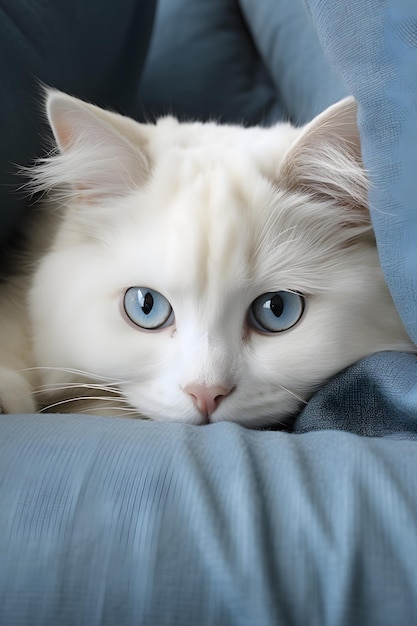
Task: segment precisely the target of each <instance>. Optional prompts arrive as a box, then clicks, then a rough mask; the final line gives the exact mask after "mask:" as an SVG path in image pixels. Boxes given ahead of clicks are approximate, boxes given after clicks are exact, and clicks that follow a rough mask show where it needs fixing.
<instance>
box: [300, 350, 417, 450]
mask: <svg viewBox="0 0 417 626" xmlns="http://www.w3.org/2000/svg"><path fill="white" fill-rule="evenodd" d="M416 380H417V356H416V355H415V354H402V353H400V352H380V353H378V354H373V355H371V356H368V357H366V358H365V359H362V360H361V361H359V362H358V363H355V364H354V365H352V366H351V367H349V368H347V369H346V370H345V371H344V372H341V373H340V374H338V375H337V376H335V377H334V379H333V380H332V381H331V382H329V383H328V384H327V385H325V386H324V387H323V388H322V389H321V390H320V391H318V392H317V393H316V394H315V395H314V397H313V398H312V399H311V401H310V402H309V403H308V404H307V406H306V408H305V409H304V411H303V412H302V413H301V415H299V416H298V418H297V419H296V420H295V423H294V426H293V432H294V433H303V432H311V431H313V430H325V429H332V430H345V431H348V432H350V433H355V434H357V435H363V436H367V437H392V438H397V439H401V438H407V439H415V438H417V403H416V401H415V386H416Z"/></svg>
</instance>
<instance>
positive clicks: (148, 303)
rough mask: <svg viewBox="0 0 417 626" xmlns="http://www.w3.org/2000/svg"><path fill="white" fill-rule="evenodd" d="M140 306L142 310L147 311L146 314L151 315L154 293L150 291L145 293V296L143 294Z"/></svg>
mask: <svg viewBox="0 0 417 626" xmlns="http://www.w3.org/2000/svg"><path fill="white" fill-rule="evenodd" d="M140 306H141V308H142V311H143V312H144V313H145V315H149V313H150V312H151V311H152V309H153V297H152V294H151V293H149V291H148V292H147V293H146V294H145V297H143V296H142V301H141V303H140Z"/></svg>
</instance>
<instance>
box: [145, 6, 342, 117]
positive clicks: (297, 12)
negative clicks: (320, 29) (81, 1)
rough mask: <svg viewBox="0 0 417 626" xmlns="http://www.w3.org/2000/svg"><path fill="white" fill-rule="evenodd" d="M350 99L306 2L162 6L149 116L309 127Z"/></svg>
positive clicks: (152, 56) (149, 80)
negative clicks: (289, 123)
mask: <svg viewBox="0 0 417 626" xmlns="http://www.w3.org/2000/svg"><path fill="white" fill-rule="evenodd" d="M347 93H348V91H347V88H346V86H345V84H344V82H343V81H342V80H341V79H340V78H339V77H338V76H337V74H336V72H335V71H334V70H333V68H332V67H331V66H330V64H329V63H328V61H327V60H326V58H325V56H324V54H323V50H322V48H321V46H320V43H319V40H318V37H317V33H316V32H315V30H314V28H313V25H312V24H311V21H310V20H309V18H308V15H307V12H306V10H305V7H304V5H303V2H302V0H280V2H277V1H276V0H240V1H239V2H236V0H199V1H198V2H196V1H195V0H159V3H158V10H157V17H156V28H155V32H154V35H153V39H152V43H151V48H150V52H149V57H148V60H147V64H146V67H145V71H144V76H143V78H142V80H141V84H140V97H141V101H142V107H143V109H144V111H145V113H146V116H147V117H150V116H159V115H162V114H167V113H173V114H175V115H177V116H178V117H180V118H185V119H199V120H202V119H203V120H204V119H217V120H221V121H223V122H229V123H244V124H248V125H254V124H269V123H272V122H274V121H277V120H278V119H282V118H286V119H288V118H289V119H291V120H292V121H294V122H296V123H304V122H306V121H308V120H310V119H311V118H312V117H313V116H314V115H316V114H317V113H319V112H320V111H322V110H323V109H324V108H326V107H327V106H328V105H330V104H332V103H333V102H335V101H337V100H339V99H340V98H342V97H344V96H345V95H347ZM142 113H143V111H142ZM138 115H139V112H138Z"/></svg>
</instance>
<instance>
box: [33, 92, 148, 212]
mask: <svg viewBox="0 0 417 626" xmlns="http://www.w3.org/2000/svg"><path fill="white" fill-rule="evenodd" d="M46 111H47V116H48V121H49V124H50V126H51V128H52V131H53V134H54V137H55V141H56V143H57V146H58V148H59V154H58V155H56V156H52V157H51V158H48V159H46V160H45V161H44V162H43V164H41V165H40V166H39V167H38V168H37V172H36V173H35V176H36V181H35V182H36V183H37V184H38V187H39V188H43V189H46V190H48V189H50V188H57V187H58V188H59V187H62V186H63V185H65V186H68V185H70V186H71V187H72V189H73V190H74V193H75V195H76V194H79V195H80V196H81V197H82V198H83V199H85V200H88V201H89V202H94V201H97V200H102V199H103V198H105V197H117V196H121V195H125V194H126V193H128V192H129V190H131V189H134V188H135V187H137V186H138V185H140V184H142V183H143V182H145V180H146V178H147V176H148V175H149V171H150V161H149V158H148V156H147V155H146V151H145V149H144V146H145V145H146V137H144V136H142V134H141V126H140V125H139V124H137V123H136V122H133V121H132V120H130V119H128V118H124V117H122V116H121V115H117V114H116V113H111V112H109V111H104V110H103V109H100V108H98V107H96V106H93V105H91V104H88V103H86V102H83V101H81V100H78V99H77V98H73V97H71V96H68V95H66V94H63V93H61V92H57V91H49V92H48V93H47V99H46Z"/></svg>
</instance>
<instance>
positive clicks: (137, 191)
mask: <svg viewBox="0 0 417 626" xmlns="http://www.w3.org/2000/svg"><path fill="white" fill-rule="evenodd" d="M47 110H48V117H49V121H50V124H51V127H52V129H53V132H54V135H55V138H56V142H57V145H58V147H59V151H58V152H57V154H56V155H55V156H52V157H51V158H48V159H47V160H45V161H44V162H42V163H40V164H39V166H38V167H37V168H36V170H35V172H34V183H33V184H34V188H35V189H39V190H43V191H46V192H48V193H49V192H51V193H50V195H51V202H49V203H45V209H44V214H43V216H39V219H40V220H42V227H39V232H42V233H43V237H44V235H45V232H46V233H49V232H50V237H49V238H50V242H49V244H48V246H47V250H46V252H43V253H40V252H39V249H40V247H41V246H40V243H39V241H38V240H37V239H38V238H37V237H34V239H35V244H34V251H35V253H36V254H37V255H38V256H40V259H39V262H38V263H37V264H36V266H35V270H34V271H32V270H31V271H24V272H22V273H21V274H20V275H18V276H14V277H12V278H11V279H10V280H9V282H8V283H7V284H5V285H3V286H2V289H3V293H2V294H1V310H0V318H1V330H0V333H1V345H2V355H1V361H0V398H1V404H2V406H3V408H4V410H6V411H8V412H26V411H34V410H36V409H38V410H51V411H55V410H56V411H62V410H64V411H89V412H94V413H97V414H111V415H135V416H142V417H147V418H151V419H154V420H167V421H178V422H188V423H192V424H201V423H205V422H207V421H211V422H218V421H222V420H231V421H236V422H239V423H241V424H244V425H246V426H251V427H258V426H265V425H270V424H276V423H279V422H280V421H282V420H284V419H285V418H287V417H288V416H291V415H294V414H295V413H297V411H298V410H299V409H300V408H301V407H302V405H303V404H304V403H305V402H306V400H308V398H309V397H310V396H311V394H312V392H313V391H314V390H316V389H317V388H318V387H319V386H320V385H321V384H322V383H323V382H324V381H326V380H327V379H328V378H329V377H330V376H332V375H333V374H335V373H336V372H338V371H339V370H341V369H342V368H344V367H345V366H347V365H349V364H350V363H352V362H354V361H355V360H357V359H359V358H360V357H363V356H365V355H367V354H370V353H372V352H375V351H379V350H413V349H414V346H413V345H412V344H411V342H410V340H409V339H408V337H407V335H406V333H405V331H404V329H403V327H402V324H401V322H400V320H399V317H398V314H397V312H396V310H395V308H394V305H393V303H392V300H391V298H390V295H389V293H388V291H387V288H386V286H385V283H384V280H383V277H382V275H381V270H380V267H379V263H378V256H377V251H376V248H375V243H374V239H373V233H372V230H371V226H370V220H369V214H368V210H367V207H366V203H367V180H366V176H365V173H364V171H363V168H362V166H361V159H360V145H359V137H358V132H357V127H356V106H355V102H354V101H353V100H352V99H347V100H344V101H342V102H340V103H338V104H336V105H334V106H333V107H330V109H328V110H327V111H325V112H324V113H322V114H321V115H320V116H319V117H318V118H316V119H315V120H313V122H312V123H311V124H309V125H307V126H306V127H304V128H302V129H295V128H293V127H292V126H290V125H287V124H278V125H277V126H275V127H274V128H270V129H261V128H250V129H243V128H240V127H231V126H219V125H216V124H199V123H190V124H181V123H179V122H177V121H176V120H175V119H173V118H164V119H161V120H159V121H158V123H157V124H156V125H140V124H137V123H136V122H133V121H132V120H129V119H126V118H123V117H121V116H118V115H116V114H114V113H109V112H105V111H102V110H100V109H98V108H96V107H94V106H92V105H90V104H86V103H83V102H80V101H79V100H76V99H74V98H71V97H70V96H67V95H64V94H61V93H57V92H51V93H49V95H48V100H47ZM132 286H144V287H148V288H152V289H154V290H156V291H158V292H160V293H161V294H163V295H164V296H165V297H166V298H167V299H168V300H169V302H170V303H171V305H172V307H173V311H174V314H175V320H174V322H173V323H172V324H170V325H169V326H167V327H165V328H163V329H161V330H158V331H144V330H141V329H140V328H138V327H136V326H134V325H133V324H132V323H130V322H129V321H128V320H127V318H126V315H125V314H124V313H123V306H122V299H123V295H124V293H125V291H126V290H127V289H128V288H129V287H132ZM279 290H290V291H296V292H300V293H301V294H303V295H304V296H305V311H304V314H303V316H302V317H301V319H300V321H299V322H298V323H297V324H296V325H295V326H294V327H293V328H291V329H289V330H287V331H284V332H280V333H276V334H266V333H262V332H260V331H259V330H256V329H255V328H253V327H251V326H250V324H249V323H248V311H249V309H250V306H251V303H252V302H253V301H254V300H255V299H256V298H257V297H258V296H260V295H261V294H264V293H267V292H274V291H279ZM195 389H197V392H195ZM205 389H208V390H209V393H211V394H212V395H213V394H214V391H213V390H216V389H219V390H221V391H219V396H218V397H216V400H215V402H214V404H213V402H212V403H211V404H210V403H209V404H207V405H204V406H205V409H204V410H203V409H202V408H201V403H199V402H197V401H196V399H197V397H198V395H199V393H203V395H204V393H205V392H204V390H205ZM199 390H200V391H199ZM201 390H203V392H201ZM210 390H211V391H210ZM203 404H204V403H203ZM208 406H210V407H211V408H210V409H207V407H208ZM199 407H200V408H199Z"/></svg>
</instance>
